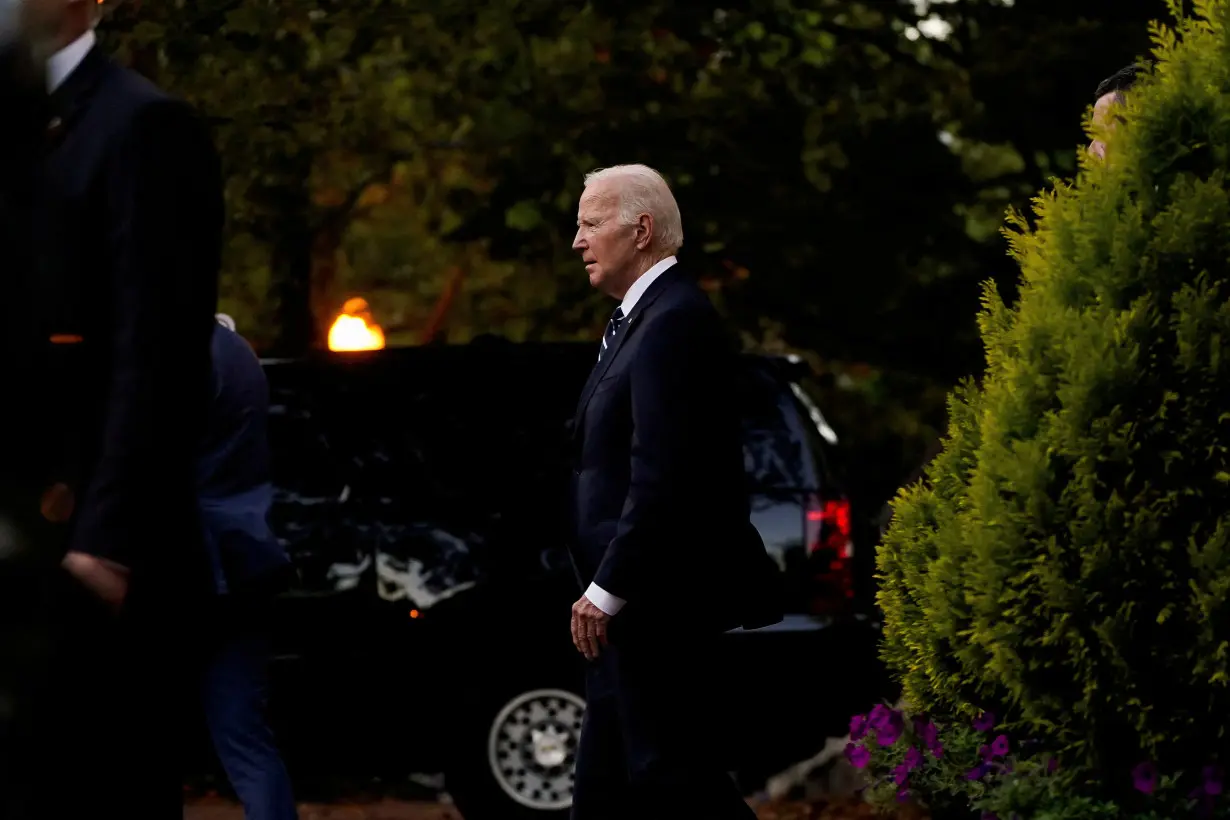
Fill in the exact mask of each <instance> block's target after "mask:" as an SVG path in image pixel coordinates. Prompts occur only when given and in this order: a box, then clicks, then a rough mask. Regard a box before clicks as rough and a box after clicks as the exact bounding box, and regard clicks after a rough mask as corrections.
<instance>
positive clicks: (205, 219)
mask: <svg viewBox="0 0 1230 820" xmlns="http://www.w3.org/2000/svg"><path fill="white" fill-rule="evenodd" d="M98 12H99V5H98V4H97V3H96V2H94V0H22V2H21V3H20V19H21V24H22V27H23V30H24V32H25V34H26V36H27V39H28V42H29V43H30V47H31V50H32V52H33V54H34V55H35V57H36V58H40V59H43V60H44V62H43V65H44V66H45V70H44V71H43V72H42V73H43V77H42V80H43V82H44V83H45V88H46V90H47V91H48V92H49V93H50V100H49V103H50V106H49V110H48V111H47V116H45V117H44V118H43V120H42V134H41V145H40V153H41V155H42V162H41V163H37V162H36V163H34V164H33V167H34V169H35V170H36V172H37V174H38V180H37V185H36V186H35V191H34V193H33V196H32V205H31V207H30V208H29V218H28V224H29V226H30V229H31V230H30V234H29V236H30V238H31V241H32V242H33V243H34V246H33V258H34V261H35V262H36V264H35V265H31V266H29V267H28V268H27V269H25V270H21V271H15V272H14V278H17V279H19V280H20V281H18V282H16V283H15V284H14V288H15V290H16V291H17V292H19V293H21V294H22V296H21V300H22V301H21V303H20V304H19V305H13V304H10V305H9V306H8V307H9V310H10V311H16V312H18V313H20V314H21V315H22V316H23V319H22V323H21V328H20V330H19V331H16V332H17V333H18V335H19V336H20V338H18V339H15V340H13V341H12V342H11V344H10V348H9V350H6V351H5V356H6V357H7V356H12V355H14V354H15V353H28V355H29V356H30V361H29V363H28V364H26V365H23V367H24V368H25V372H27V373H29V374H34V375H31V377H30V381H28V382H26V383H24V384H22V385H21V387H20V395H22V396H23V398H24V399H25V400H26V401H28V402H29V403H30V405H31V406H32V413H33V414H35V415H36V416H37V421H36V422H32V423H33V424H35V426H34V427H33V428H31V429H21V428H20V427H11V428H9V429H6V430H3V431H0V434H3V435H4V436H6V437H8V438H10V439H25V440H28V441H29V442H30V452H31V453H32V455H31V458H30V461H29V465H28V468H27V469H26V473H25V474H24V475H23V476H22V478H21V481H22V482H25V483H26V484H29V483H32V482H34V481H37V482H38V484H39V485H41V488H40V490H39V491H38V492H37V493H36V494H35V496H34V498H33V499H32V500H31V499H28V498H19V499H18V501H17V502H16V503H18V504H20V505H21V510H22V512H23V513H28V512H29V509H28V508H30V507H31V506H33V507H34V508H36V509H37V513H38V515H39V516H40V517H41V520H42V523H43V525H44V526H45V527H46V528H48V530H49V533H50V534H49V535H48V538H49V539H50V540H52V541H54V542H55V543H56V544H57V545H58V548H59V552H60V555H64V554H65V553H67V555H66V556H65V557H64V560H63V566H64V567H65V568H66V569H67V570H68V571H69V572H70V573H71V574H72V576H73V577H74V578H75V579H77V581H78V582H79V587H78V590H77V591H76V592H77V594H74V593H73V592H72V591H66V592H64V593H63V595H61V596H60V597H59V598H57V599H56V603H55V609H54V612H53V615H54V622H53V624H52V625H51V631H52V634H53V636H54V640H53V642H52V648H53V650H54V654H53V657H52V658H51V659H50V660H49V662H48V664H47V665H46V666H44V667H38V668H32V669H31V670H30V672H29V677H30V678H37V680H38V684H39V685H38V686H37V687H36V691H37V695H38V698H37V701H38V702H37V704H36V707H35V708H34V709H31V710H28V711H27V712H24V713H23V714H22V715H21V716H20V717H21V719H22V721H23V723H25V726H24V728H23V731H22V734H21V735H20V736H19V737H18V738H15V739H14V741H13V742H15V743H20V744H21V755H22V763H23V764H24V765H25V766H26V775H27V776H26V777H23V778H22V784H23V785H24V786H25V787H26V789H27V790H28V792H29V793H30V794H33V795H36V796H37V799H35V800H33V801H31V802H28V803H27V804H26V805H25V806H24V808H23V811H24V812H25V814H24V815H23V816H29V817H44V816H45V817H54V818H63V817H89V816H95V815H96V814H97V815H99V816H103V815H105V814H106V813H107V812H108V811H109V810H110V811H114V812H115V816H117V817H119V816H123V817H133V818H150V819H151V820H154V819H155V818H161V817H167V818H171V817H174V818H179V817H181V816H182V791H181V785H180V784H181V778H180V771H179V766H178V763H179V755H178V754H177V751H178V748H177V747H178V745H179V741H180V735H182V734H183V733H184V725H185V721H184V720H182V719H181V716H180V713H179V712H178V711H176V710H174V709H173V708H172V704H175V703H176V702H177V701H178V702H181V703H182V702H183V701H184V693H185V691H186V687H187V685H188V684H189V681H190V678H189V677H188V674H189V672H188V670H189V666H188V664H189V662H190V660H191V652H192V650H193V649H194V648H195V647H196V646H197V645H199V630H200V624H199V621H200V616H201V613H202V612H203V607H204V602H205V601H206V600H207V595H208V589H209V569H208V559H207V557H206V554H205V549H204V545H203V543H202V538H201V529H200V523H199V520H198V517H199V516H198V510H197V498H196V481H195V470H196V461H197V455H198V447H199V444H200V441H201V437H202V436H203V434H204V424H205V414H206V411H207V407H208V398H209V382H210V340H211V336H212V332H213V326H214V318H213V317H214V306H215V301H216V292H217V272H218V266H219V256H220V251H221V247H220V246H221V229H222V183H221V175H220V171H219V166H218V161H217V157H216V155H215V153H214V150H213V147H212V146H211V144H210V140H209V137H208V133H207V130H206V129H205V127H204V125H203V124H202V123H201V122H200V121H199V120H198V119H197V118H196V116H195V115H194V114H193V113H192V111H191V110H190V109H189V108H188V106H186V105H185V104H183V103H181V102H179V101H177V100H174V99H172V98H170V97H168V96H167V95H165V94H164V93H162V92H161V91H159V90H158V89H157V88H155V87H153V86H152V85H150V84H149V83H148V82H146V81H145V80H144V79H142V78H140V77H138V76H137V75H135V74H133V73H131V72H129V71H127V70H125V69H123V68H121V67H120V66H118V65H116V64H115V63H113V62H112V61H111V60H109V59H108V58H107V57H106V56H105V55H104V54H103V53H102V52H101V51H100V50H99V48H98V47H97V45H96V44H95V36H94V25H95V24H96V22H97V20H98ZM6 120H7V118H6ZM6 127H7V125H6ZM11 292H13V291H5V292H4V297H5V298H6V299H7V298H9V293H11ZM6 392H7V391H6ZM185 705H186V704H185Z"/></svg>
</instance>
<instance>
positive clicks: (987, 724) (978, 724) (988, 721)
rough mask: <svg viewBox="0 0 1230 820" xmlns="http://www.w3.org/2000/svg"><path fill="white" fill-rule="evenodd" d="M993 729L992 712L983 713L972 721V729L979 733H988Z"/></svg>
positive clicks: (993, 718) (993, 716)
mask: <svg viewBox="0 0 1230 820" xmlns="http://www.w3.org/2000/svg"><path fill="white" fill-rule="evenodd" d="M994 728H995V715H994V714H993V713H992V712H983V713H982V714H981V715H979V716H978V717H976V718H975V719H974V729H975V730H976V731H979V732H989V731H991V730H992V729H994Z"/></svg>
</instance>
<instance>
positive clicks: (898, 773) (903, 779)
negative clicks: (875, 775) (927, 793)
mask: <svg viewBox="0 0 1230 820" xmlns="http://www.w3.org/2000/svg"><path fill="white" fill-rule="evenodd" d="M909 780H910V770H909V769H908V768H906V765H905V764H904V763H902V764H901V765H900V766H898V767H897V768H895V769H893V782H894V783H896V784H897V785H898V786H904V785H905V784H906V783H908V782H909Z"/></svg>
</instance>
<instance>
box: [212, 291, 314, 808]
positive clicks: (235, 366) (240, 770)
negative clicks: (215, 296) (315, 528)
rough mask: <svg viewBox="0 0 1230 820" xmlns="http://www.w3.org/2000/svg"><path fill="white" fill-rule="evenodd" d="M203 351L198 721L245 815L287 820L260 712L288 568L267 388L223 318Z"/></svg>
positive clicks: (282, 780) (279, 772) (284, 787)
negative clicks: (209, 375) (208, 572)
mask: <svg viewBox="0 0 1230 820" xmlns="http://www.w3.org/2000/svg"><path fill="white" fill-rule="evenodd" d="M211 352H212V356H213V394H212V398H213V401H212V405H211V407H210V412H209V422H208V427H207V432H206V436H205V441H204V443H203V448H202V452H201V458H200V462H199V465H198V473H197V487H198V500H199V508H200V516H201V523H202V526H203V529H204V532H205V543H206V547H207V549H208V552H209V557H210V563H211V566H212V571H213V586H214V591H215V593H216V595H215V596H214V600H213V603H212V606H213V611H212V612H210V613H209V617H208V618H207V619H206V623H207V624H208V627H207V629H206V644H205V650H206V656H205V658H204V660H205V665H204V680H203V692H202V695H203V701H204V707H205V720H206V723H207V725H208V728H209V733H210V736H211V738H212V739H213V745H214V749H215V751H216V752H217V754H218V759H219V760H220V761H221V763H222V768H223V769H224V770H225V771H226V775H227V778H228V779H229V780H230V782H231V786H232V787H233V788H234V789H235V793H236V794H237V795H238V796H239V799H240V801H241V802H242V803H243V807H244V816H245V817H246V818H247V820H294V819H295V818H297V816H298V813H297V811H296V808H295V801H294V795H293V793H292V790H291V785H290V776H289V775H288V773H287V771H286V766H285V764H284V763H283V761H282V756H281V754H280V753H279V751H278V747H277V745H276V743H275V742H274V738H273V732H272V731H271V730H270V728H269V724H268V722H267V721H266V718H265V702H266V693H267V689H268V665H269V659H270V654H271V650H272V646H271V643H272V642H271V634H272V618H271V611H272V605H273V601H274V598H275V597H276V595H277V593H278V592H279V590H280V589H281V588H282V587H283V586H284V585H285V584H286V581H287V578H288V574H289V569H290V560H289V558H288V557H287V555H286V551H285V550H284V549H283V548H282V546H281V545H280V544H279V543H278V540H277V538H275V537H274V534H273V531H272V530H271V529H270V527H269V520H268V517H269V508H270V506H271V504H272V500H273V485H272V481H271V476H270V465H269V442H268V432H267V430H268V413H269V385H268V382H267V381H266V379H265V373H264V371H263V370H262V369H261V365H260V361H259V360H258V359H257V357H256V354H255V353H254V352H253V350H252V348H251V347H250V346H249V345H248V343H247V341H245V340H244V338H243V337H242V336H240V335H239V334H238V333H236V332H235V331H234V330H233V329H231V327H229V326H228V324H227V323H226V317H222V316H220V317H219V320H218V325H217V326H216V327H215V328H214V334H213V340H212V351H211Z"/></svg>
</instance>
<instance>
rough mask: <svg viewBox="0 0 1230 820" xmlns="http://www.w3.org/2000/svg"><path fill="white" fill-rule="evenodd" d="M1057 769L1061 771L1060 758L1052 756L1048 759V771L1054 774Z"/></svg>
mask: <svg viewBox="0 0 1230 820" xmlns="http://www.w3.org/2000/svg"><path fill="white" fill-rule="evenodd" d="M1057 771H1059V758H1057V757H1052V758H1051V759H1050V760H1048V761H1046V773H1047V774H1054V773H1055V772H1057Z"/></svg>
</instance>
